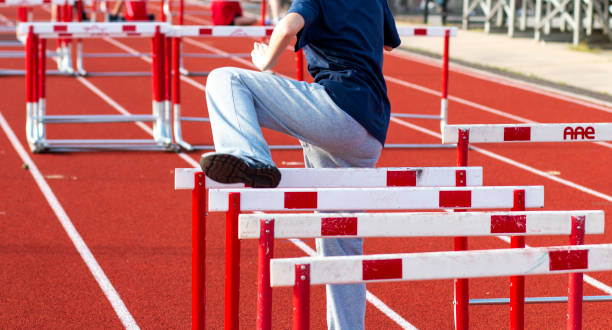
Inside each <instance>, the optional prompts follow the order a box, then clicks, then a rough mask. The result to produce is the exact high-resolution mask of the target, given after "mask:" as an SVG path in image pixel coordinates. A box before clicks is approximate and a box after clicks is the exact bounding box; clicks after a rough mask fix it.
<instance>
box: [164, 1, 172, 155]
mask: <svg viewBox="0 0 612 330" xmlns="http://www.w3.org/2000/svg"><path fill="white" fill-rule="evenodd" d="M168 3H169V1H168ZM171 39H172V38H171V37H164V48H163V49H164V113H163V122H164V126H163V127H164V129H163V131H164V139H165V140H166V144H167V145H168V146H170V145H171V144H172V115H171V114H172V102H171V100H172V83H171V82H172V43H171Z"/></svg>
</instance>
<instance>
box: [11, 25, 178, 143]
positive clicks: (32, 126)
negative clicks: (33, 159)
mask: <svg viewBox="0 0 612 330" xmlns="http://www.w3.org/2000/svg"><path fill="white" fill-rule="evenodd" d="M167 30H168V27H167V25H166V24H160V23H139V24H122V23H62V24H56V23H22V24H19V25H18V26H17V36H18V38H20V40H22V42H24V43H25V45H26V46H25V49H26V134H27V140H28V143H29V145H30V149H31V150H32V151H33V152H44V151H55V150H73V151H83V150H91V149H95V150H100V149H120V150H175V147H174V144H173V143H172V133H171V129H172V126H171V123H170V120H171V117H170V113H169V107H168V102H167V101H165V99H164V98H166V99H167V97H168V96H169V95H168V91H167V89H165V88H166V87H165V85H166V77H167V73H166V74H164V73H165V72H167V70H166V71H164V64H165V63H166V64H167V63H168V61H167V60H166V61H165V60H164V41H165V39H166V38H165V36H164V34H165V33H167ZM63 37H71V38H101V37H149V38H151V40H152V41H151V48H152V54H153V61H152V66H151V71H152V77H153V79H152V86H153V113H152V115H47V114H46V105H45V80H46V72H45V52H44V51H40V52H39V50H42V49H44V43H42V42H41V43H40V44H41V45H40V47H39V40H40V41H44V40H45V39H50V38H63ZM164 91H166V92H165V93H164ZM111 122H152V123H153V135H154V137H153V139H151V140H146V139H142V140H140V139H61V140H60V139H55V140H52V139H48V138H47V137H46V129H45V125H46V124H52V123H111Z"/></svg>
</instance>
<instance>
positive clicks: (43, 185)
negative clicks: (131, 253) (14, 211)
mask: <svg viewBox="0 0 612 330" xmlns="http://www.w3.org/2000/svg"><path fill="white" fill-rule="evenodd" d="M0 126H2V130H4V133H5V134H6V136H7V137H8V139H9V141H10V142H11V144H12V145H13V148H15V151H16V152H17V153H18V154H19V156H20V157H21V159H22V161H23V162H24V163H25V164H26V165H28V167H29V172H30V174H32V177H33V178H34V181H36V184H37V185H38V188H40V191H41V192H42V193H43V195H44V196H45V199H46V200H47V203H49V206H51V209H52V210H53V212H54V213H55V215H56V216H57V219H58V220H59V221H60V223H61V225H62V227H63V228H64V230H65V231H66V234H68V237H69V238H70V240H71V241H72V244H74V247H75V248H76V249H77V251H78V252H79V254H80V255H81V258H82V259H83V261H85V264H86V265H87V268H89V271H90V272H91V274H92V275H93V276H94V278H95V279H96V282H98V285H99V286H100V288H101V289H102V291H103V292H104V295H105V296H106V298H107V299H108V301H109V302H110V303H111V305H112V307H113V309H114V310H115V313H116V314H117V316H118V317H119V319H120V320H121V323H123V326H125V328H126V329H140V327H139V326H138V324H136V321H135V320H134V317H132V314H130V312H129V311H128V309H127V307H126V306H125V304H124V303H123V300H121V297H120V296H119V294H118V293H117V291H116V290H115V288H114V287H113V285H112V284H111V282H110V280H109V279H108V277H106V274H104V271H103V270H102V267H100V264H98V262H97V261H96V258H95V257H94V255H93V254H92V253H91V251H90V250H89V248H88V247H87V244H86V243H85V241H84V240H83V238H82V237H81V235H80V234H79V232H78V231H77V230H76V228H75V227H74V225H73V224H72V221H71V220H70V218H69V217H68V214H67V213H66V211H65V210H64V208H63V207H62V205H61V204H60V202H59V201H58V200H57V197H55V194H54V193H53V190H51V187H50V186H49V184H47V181H46V180H45V178H44V177H43V175H42V174H41V173H40V171H39V170H38V167H37V166H36V164H35V163H34V161H33V160H32V158H30V155H29V154H28V153H27V151H26V150H25V149H24V148H23V146H22V145H21V142H19V139H18V138H17V136H15V133H14V132H13V130H12V129H11V127H10V126H9V124H8V123H7V122H6V120H5V119H4V116H3V115H2V113H1V112H0Z"/></svg>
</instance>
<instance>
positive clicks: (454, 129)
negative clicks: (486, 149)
mask: <svg viewBox="0 0 612 330" xmlns="http://www.w3.org/2000/svg"><path fill="white" fill-rule="evenodd" d="M460 131H469V142H478V143H480V142H482V143H501V142H580V141H584V142H589V141H612V123H555V124H485V125H446V126H445V127H444V129H443V135H442V143H457V141H458V140H459V135H460Z"/></svg>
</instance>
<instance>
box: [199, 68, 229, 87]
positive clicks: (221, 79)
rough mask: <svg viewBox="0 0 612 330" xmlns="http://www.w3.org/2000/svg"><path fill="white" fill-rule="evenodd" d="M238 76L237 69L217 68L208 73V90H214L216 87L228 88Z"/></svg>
mask: <svg viewBox="0 0 612 330" xmlns="http://www.w3.org/2000/svg"><path fill="white" fill-rule="evenodd" d="M235 75H236V68H229V67H225V68H217V69H214V70H212V71H211V72H210V73H208V77H207V79H206V89H207V90H208V89H214V88H215V87H216V86H227V84H229V82H230V80H231V79H232V77H233V76H235Z"/></svg>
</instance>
